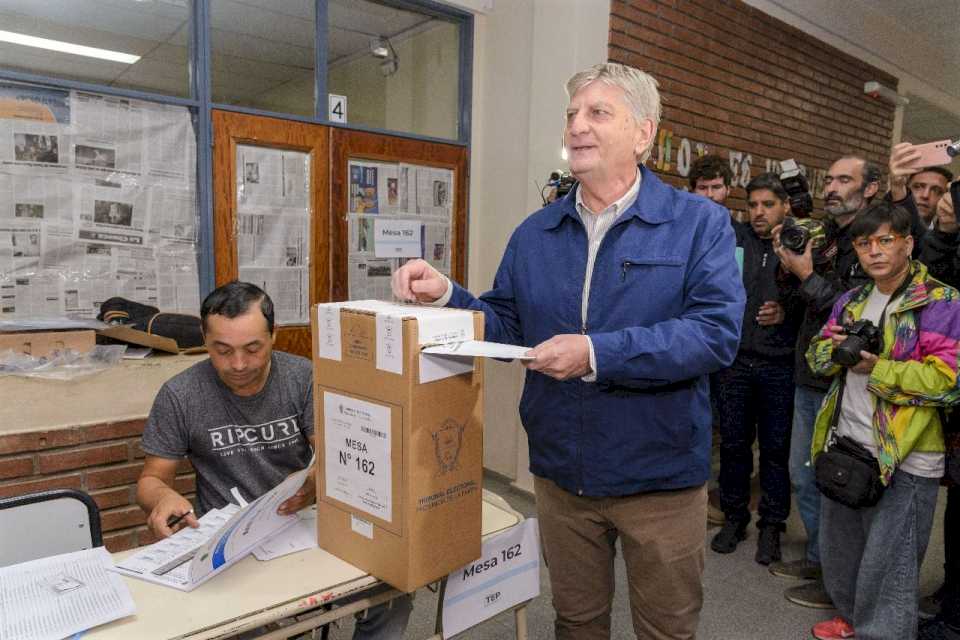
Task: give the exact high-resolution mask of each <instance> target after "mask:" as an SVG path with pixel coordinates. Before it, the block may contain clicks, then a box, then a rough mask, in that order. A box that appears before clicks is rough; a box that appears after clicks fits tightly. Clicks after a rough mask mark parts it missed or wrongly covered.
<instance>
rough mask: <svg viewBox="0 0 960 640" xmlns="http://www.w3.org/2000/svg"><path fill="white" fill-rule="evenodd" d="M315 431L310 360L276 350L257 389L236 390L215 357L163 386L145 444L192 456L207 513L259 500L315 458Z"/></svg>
mask: <svg viewBox="0 0 960 640" xmlns="http://www.w3.org/2000/svg"><path fill="white" fill-rule="evenodd" d="M312 437H313V390H312V388H311V364H310V361H309V360H307V359H306V358H301V357H299V356H294V355H290V354H288V353H283V352H280V351H276V352H274V353H273V354H272V355H271V358H270V372H269V374H268V376H267V381H266V383H265V384H264V386H263V389H261V390H260V391H259V392H257V393H255V394H253V395H251V396H239V395H237V394H235V393H234V392H233V391H232V390H231V389H230V388H229V387H228V386H227V385H226V384H224V382H223V380H221V379H220V376H218V375H217V370H216V369H215V368H214V365H213V363H212V362H211V361H210V360H206V361H204V362H200V363H197V364H195V365H194V366H192V367H190V368H189V369H187V370H186V371H184V372H183V373H181V374H180V375H178V376H176V377H175V378H173V379H171V380H170V381H169V382H167V383H166V384H165V385H163V387H162V388H161V389H160V392H159V393H158V394H157V398H156V400H155V401H154V403H153V408H152V409H151V410H150V417H149V418H148V419H147V426H146V429H145V430H144V432H143V450H144V451H145V452H146V453H147V454H148V455H150V456H159V457H161V458H167V459H180V458H183V457H185V456H186V457H188V458H189V459H190V462H191V463H193V466H194V468H195V469H196V470H197V501H198V502H199V507H200V512H199V513H198V514H197V515H203V514H204V513H206V512H207V511H209V510H210V509H214V508H216V509H219V508H221V507H224V506H226V505H227V504H228V503H230V502H237V499H236V498H235V497H233V496H232V495H231V489H233V488H236V489H237V490H238V491H239V493H240V496H241V497H242V498H243V499H244V500H245V501H248V502H250V501H253V500H254V499H256V498H257V496H260V495H263V494H264V493H266V492H267V491H269V490H270V489H272V488H273V487H275V486H277V485H278V484H280V483H281V482H282V481H283V479H284V478H286V477H287V476H288V475H290V474H291V473H294V472H296V471H298V470H300V469H303V468H304V467H306V466H307V464H308V463H309V462H310V456H311V446H310V439H311V438H312Z"/></svg>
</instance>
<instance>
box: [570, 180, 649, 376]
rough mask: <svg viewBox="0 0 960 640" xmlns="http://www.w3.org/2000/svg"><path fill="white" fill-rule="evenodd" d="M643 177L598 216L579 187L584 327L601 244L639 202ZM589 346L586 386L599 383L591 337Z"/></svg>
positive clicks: (588, 338) (581, 312)
mask: <svg viewBox="0 0 960 640" xmlns="http://www.w3.org/2000/svg"><path fill="white" fill-rule="evenodd" d="M640 181H641V173H640V168H639V167H637V178H636V179H635V180H634V181H633V186H631V187H630V188H629V189H627V192H626V193H625V194H623V196H622V197H621V198H620V199H619V200H617V201H616V202H614V203H612V204H611V205H610V206H608V207H607V208H606V209H604V210H603V211H601V212H600V213H594V212H593V211H591V210H590V208H589V207H587V205H586V204H585V203H584V202H583V192H582V189H581V187H580V186H579V185H578V186H577V197H576V206H577V214H578V215H579V216H580V221H581V222H583V227H584V229H586V231H587V271H586V275H585V276H584V278H583V300H582V302H581V303H580V326H581V328H586V327H587V311H588V310H589V307H590V283H591V282H592V280H593V265H594V262H595V261H596V259H597V251H598V250H599V249H600V243H601V242H603V237H604V236H605V235H607V231H609V230H610V227H612V226H613V225H614V223H615V222H616V221H617V220H618V219H619V218H620V216H621V215H622V214H623V212H624V211H626V210H627V209H629V208H630V207H631V206H632V205H633V203H634V202H636V201H637V195H638V194H639V193H640ZM587 344H588V346H589V347H590V373H589V374H587V375H585V376H583V378H582V380H583V381H584V382H596V380H597V356H596V354H595V353H594V351H593V340H591V339H590V336H587Z"/></svg>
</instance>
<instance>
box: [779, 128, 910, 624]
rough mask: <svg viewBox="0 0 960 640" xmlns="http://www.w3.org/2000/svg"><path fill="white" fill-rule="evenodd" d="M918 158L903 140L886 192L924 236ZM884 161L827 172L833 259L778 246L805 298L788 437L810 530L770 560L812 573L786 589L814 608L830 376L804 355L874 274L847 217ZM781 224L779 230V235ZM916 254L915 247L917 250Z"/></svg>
mask: <svg viewBox="0 0 960 640" xmlns="http://www.w3.org/2000/svg"><path fill="white" fill-rule="evenodd" d="M915 158H916V153H915V152H914V150H913V145H910V144H906V143H904V144H900V145H897V146H896V147H894V149H893V152H892V153H891V156H890V165H889V172H890V191H889V193H888V194H887V196H886V197H888V198H889V199H891V200H892V201H894V202H896V203H898V204H903V205H904V206H905V207H906V208H907V209H908V210H909V211H910V212H911V213H912V215H913V220H914V223H913V225H912V227H913V235H914V237H915V238H918V242H917V244H918V245H919V244H920V241H919V238H921V237H922V236H923V231H924V230H923V225H922V223H921V221H920V218H919V214H918V213H917V208H916V206H915V205H914V203H913V199H912V197H911V196H910V193H909V191H908V190H907V187H906V181H907V177H908V176H909V175H910V174H911V173H913V170H912V169H910V168H908V167H909V166H910V164H911V162H912V161H913V160H915ZM880 178H881V170H880V167H879V166H877V165H876V164H873V163H872V162H869V161H867V160H866V159H865V158H863V157H860V156H856V155H850V156H844V157H842V158H840V159H838V160H837V161H836V162H834V163H833V164H832V165H830V169H829V170H828V171H827V175H826V178H825V179H824V193H823V198H824V211H825V213H826V214H827V219H826V222H827V223H828V225H829V226H830V227H831V229H832V231H831V236H832V239H833V243H832V244H833V247H834V248H833V249H831V251H835V255H834V256H833V259H832V260H831V261H822V262H821V263H820V264H819V265H815V264H814V257H813V250H812V247H811V246H809V245H808V246H807V248H806V251H805V252H804V253H803V254H797V253H794V252H792V251H789V250H786V249H783V248H782V247H778V248H777V255H778V256H779V257H780V260H781V263H782V264H783V267H784V268H785V269H787V270H788V271H790V272H791V273H792V274H793V275H794V276H796V278H797V279H798V280H799V282H800V285H799V293H800V297H801V298H802V300H803V302H804V304H805V305H806V308H805V311H804V315H803V321H802V323H801V325H800V332H799V337H798V339H797V349H796V354H795V360H794V362H795V377H796V392H795V394H794V401H793V406H794V412H793V425H792V433H791V441H790V482H791V483H792V485H793V490H794V493H795V494H796V500H797V511H798V512H799V513H800V519H801V520H802V521H803V526H804V528H805V529H806V531H807V547H806V554H805V557H804V558H802V559H800V560H794V561H790V562H777V563H774V564H772V565H771V566H770V572H771V573H773V574H774V575H778V576H783V577H789V578H796V579H802V580H809V582H805V583H803V584H800V585H798V586H794V587H791V588H789V589H787V590H786V592H785V593H784V596H785V597H786V598H787V600H789V601H791V602H793V603H794V604H799V605H801V606H805V607H813V608H823V609H827V608H831V607H832V606H833V603H832V602H831V601H830V598H829V596H828V595H827V592H826V590H825V589H824V587H823V582H822V581H821V579H820V546H819V531H820V491H819V490H818V489H817V486H816V483H815V480H814V472H813V465H812V463H811V461H810V445H811V440H812V438H813V425H814V421H815V419H816V416H817V412H818V411H819V410H820V405H821V404H822V402H823V398H824V395H826V391H827V388H828V387H829V386H830V380H829V379H827V378H821V377H818V376H815V375H813V373H812V372H811V371H810V369H809V368H808V367H807V363H806V361H805V360H804V354H805V353H806V350H807V346H808V345H809V344H810V339H811V338H812V337H813V336H814V335H816V333H817V332H818V331H819V330H820V328H821V327H822V326H823V323H824V322H826V320H827V318H828V316H829V315H830V310H831V309H832V308H833V303H834V302H836V300H837V298H838V297H839V296H840V295H841V294H842V293H843V292H845V291H847V290H849V289H852V288H854V287H856V286H859V285H861V284H864V283H866V282H867V281H868V280H870V278H869V276H867V274H866V273H864V271H863V268H862V267H861V266H860V261H859V259H858V258H857V253H856V251H854V249H853V238H852V237H851V236H850V233H849V231H850V223H852V222H853V220H854V218H856V217H857V215H858V214H859V213H860V212H861V211H862V210H863V209H865V208H866V206H867V205H868V204H870V202H871V201H872V200H873V198H874V197H875V196H876V195H877V193H878V192H879V190H880ZM778 232H779V230H777V231H776V232H775V234H774V235H778ZM915 257H916V255H915Z"/></svg>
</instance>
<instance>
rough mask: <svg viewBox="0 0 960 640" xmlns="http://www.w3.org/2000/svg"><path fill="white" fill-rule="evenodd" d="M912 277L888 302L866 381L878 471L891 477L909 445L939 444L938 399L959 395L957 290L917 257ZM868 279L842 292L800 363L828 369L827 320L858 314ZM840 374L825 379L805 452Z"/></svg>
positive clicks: (934, 448) (830, 406) (825, 421)
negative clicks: (934, 275) (873, 406)
mask: <svg viewBox="0 0 960 640" xmlns="http://www.w3.org/2000/svg"><path fill="white" fill-rule="evenodd" d="M910 278H911V282H910V284H909V285H907V288H906V289H905V290H904V293H903V297H902V298H901V301H900V303H899V304H898V305H897V307H896V308H895V309H888V310H887V314H886V318H885V320H884V327H883V349H882V351H881V353H880V359H879V360H878V361H877V364H876V366H874V368H873V371H872V372H871V374H870V380H869V382H868V384H867V389H868V390H869V391H870V392H871V393H873V394H874V395H875V396H877V400H876V409H875V410H874V413H873V426H874V431H875V436H876V442H877V448H878V458H879V462H880V477H881V480H883V482H884V484H887V483H889V482H890V478H891V477H892V476H893V472H894V470H895V469H896V468H897V466H898V465H899V464H900V463H901V462H902V461H903V460H904V459H905V458H906V457H907V456H908V455H910V452H911V451H924V452H942V451H943V450H944V445H943V428H942V425H941V424H940V415H939V411H938V409H937V408H938V407H945V406H949V405H953V404H955V403H956V402H957V401H958V400H960V388H958V386H957V358H958V342H960V293H958V292H957V290H956V289H954V288H952V287H948V286H947V285H945V284H943V283H942V282H940V281H938V280H935V279H934V278H932V277H930V276H929V275H928V274H927V268H926V266H924V265H923V264H922V263H920V262H917V261H914V262H913V263H912V265H911V275H910ZM873 287H874V284H873V283H872V282H870V283H867V284H865V285H863V286H860V287H857V288H855V289H851V290H850V291H847V292H846V293H844V294H843V295H842V296H840V298H839V299H838V300H837V302H836V304H835V305H834V306H833V311H832V312H831V314H830V319H829V320H827V324H826V325H825V326H824V327H823V329H822V330H821V331H820V334H819V336H818V337H816V338H814V339H813V340H812V341H811V343H810V348H809V349H808V350H807V363H808V364H809V365H810V369H811V370H812V371H813V372H814V373H816V374H818V375H835V374H836V373H838V372H839V371H840V370H841V367H840V365H838V364H836V363H835V362H833V361H832V360H831V355H832V354H833V341H832V340H831V339H830V337H829V333H828V332H827V327H829V326H830V325H843V324H846V323H849V322H852V321H854V320H857V319H859V318H860V316H861V314H862V313H863V309H864V307H865V306H866V302H867V297H868V296H869V295H870V292H871V291H873ZM842 377H843V376H836V377H835V378H834V379H833V383H832V384H831V385H830V390H829V391H828V392H827V396H826V399H825V400H824V402H823V406H822V407H821V408H820V413H818V414H817V420H816V426H815V428H814V434H813V443H812V455H813V457H816V456H817V454H819V453H820V452H821V451H823V447H824V443H825V441H826V439H827V432H828V431H829V429H830V423H831V421H832V419H833V415H834V412H835V410H836V404H837V393H838V391H839V388H840V380H841V378H842Z"/></svg>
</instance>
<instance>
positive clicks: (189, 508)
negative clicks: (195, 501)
mask: <svg viewBox="0 0 960 640" xmlns="http://www.w3.org/2000/svg"><path fill="white" fill-rule="evenodd" d="M147 526H148V527H149V528H150V531H152V532H153V534H154V535H156V536H157V537H158V538H166V537H167V536H171V535H173V534H174V533H176V532H177V531H179V530H180V529H182V528H184V527H188V526H189V527H193V528H194V529H196V528H197V527H199V526H200V523H199V522H198V521H197V516H196V515H195V514H194V513H193V505H192V504H190V501H189V500H187V499H186V498H184V497H183V496H182V495H180V494H179V493H177V492H176V491H173V490H172V489H171V490H170V491H169V492H167V493H166V495H164V496H163V498H161V499H160V501H159V502H157V505H156V506H155V507H154V508H153V510H152V511H151V512H150V516H149V517H148V518H147Z"/></svg>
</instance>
